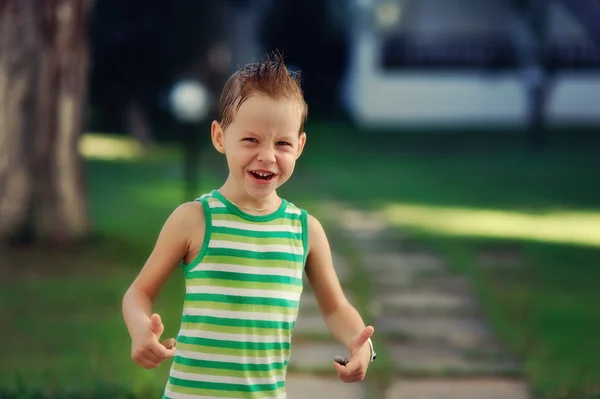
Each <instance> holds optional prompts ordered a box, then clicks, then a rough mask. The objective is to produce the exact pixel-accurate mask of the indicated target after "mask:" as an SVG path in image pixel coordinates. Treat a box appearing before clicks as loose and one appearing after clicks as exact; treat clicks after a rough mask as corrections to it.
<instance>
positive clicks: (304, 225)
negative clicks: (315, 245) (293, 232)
mask: <svg viewBox="0 0 600 399" xmlns="http://www.w3.org/2000/svg"><path fill="white" fill-rule="evenodd" d="M300 218H301V221H302V244H303V245H304V260H303V262H302V265H303V266H302V268H303V269H305V268H306V260H307V258H308V212H307V211H306V210H304V209H302V211H301V215H300Z"/></svg>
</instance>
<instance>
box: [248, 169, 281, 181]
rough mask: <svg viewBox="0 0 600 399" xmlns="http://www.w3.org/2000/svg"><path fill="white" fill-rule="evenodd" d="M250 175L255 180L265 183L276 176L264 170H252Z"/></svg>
mask: <svg viewBox="0 0 600 399" xmlns="http://www.w3.org/2000/svg"><path fill="white" fill-rule="evenodd" d="M248 173H250V174H251V175H252V176H253V177H254V178H256V179H258V180H264V181H269V180H272V179H273V178H274V177H275V176H276V175H275V173H272V172H266V171H262V170H251V171H250V172H248Z"/></svg>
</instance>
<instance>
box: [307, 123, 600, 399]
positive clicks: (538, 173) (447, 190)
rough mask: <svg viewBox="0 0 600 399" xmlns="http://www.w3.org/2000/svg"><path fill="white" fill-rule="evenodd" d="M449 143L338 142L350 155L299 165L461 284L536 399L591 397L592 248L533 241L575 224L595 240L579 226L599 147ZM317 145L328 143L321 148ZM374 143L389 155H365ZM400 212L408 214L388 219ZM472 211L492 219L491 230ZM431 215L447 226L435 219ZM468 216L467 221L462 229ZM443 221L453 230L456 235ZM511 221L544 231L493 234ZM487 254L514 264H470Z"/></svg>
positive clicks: (599, 252)
mask: <svg viewBox="0 0 600 399" xmlns="http://www.w3.org/2000/svg"><path fill="white" fill-rule="evenodd" d="M509 135H510V134H509ZM383 137H385V138H383ZM455 138H456V137H448V138H440V140H439V141H442V142H443V141H446V142H447V145H446V146H444V145H441V146H440V145H431V144H429V143H428V142H427V141H426V140H427V139H429V140H431V136H430V135H429V136H426V137H424V138H423V139H420V138H418V137H410V138H409V139H406V137H394V136H392V135H385V136H377V135H374V136H371V137H370V138H369V139H363V140H358V141H357V142H353V141H352V140H349V141H350V142H351V144H349V145H348V146H349V147H354V149H353V150H352V151H344V152H341V151H340V152H336V151H333V152H331V153H330V154H331V155H330V156H329V157H326V156H325V153H322V154H319V155H320V156H315V157H314V158H313V159H311V162H310V166H311V171H312V172H313V173H315V174H316V173H319V171H326V172H321V173H320V175H321V176H322V178H323V180H325V183H322V184H323V185H324V186H327V187H329V189H330V190H331V192H333V193H335V194H336V196H337V197H338V198H339V199H344V200H347V201H351V202H353V203H354V204H355V205H356V206H359V207H365V208H369V209H373V210H381V211H382V213H383V215H384V216H388V217H389V220H390V221H391V223H392V224H395V225H397V226H398V228H400V229H402V230H404V231H405V232H408V233H409V234H410V235H411V236H412V239H413V240H415V241H416V242H418V243H419V244H423V245H426V246H429V247H431V248H434V249H436V250H438V251H439V252H440V253H441V254H442V256H443V257H445V258H446V259H447V260H448V262H449V263H450V264H451V265H452V266H453V267H454V269H455V270H456V271H458V272H461V273H465V274H466V275H468V276H469V277H470V278H471V279H472V281H473V283H474V285H475V287H476V289H477V292H478V294H479V296H480V298H481V300H482V303H483V307H484V310H485V313H486V315H487V316H488V317H489V318H490V321H491V323H492V326H493V327H494V329H495V330H496V332H497V334H498V335H499V337H500V338H501V339H503V340H504V341H505V342H506V343H507V344H508V346H509V348H511V349H512V351H514V353H515V354H516V355H517V356H519V357H521V358H522V359H523V362H524V374H525V377H526V378H527V379H528V381H529V382H530V384H531V386H532V389H533V390H534V392H535V393H536V394H537V395H539V396H540V397H544V398H569V399H577V398H582V399H583V398H589V397H592V396H593V395H600V363H599V362H598V361H597V358H598V354H600V341H598V339H597V337H598V336H600V306H599V304H600V290H598V282H599V281H600V263H599V261H598V259H600V246H598V245H597V244H595V245H594V244H589V243H588V242H587V241H585V240H584V239H583V238H582V239H581V240H580V241H581V242H580V245H577V243H578V241H577V240H570V239H571V238H572V237H571V236H572V235H575V233H579V231H572V232H571V234H562V235H561V234H556V235H555V236H556V237H555V238H553V239H554V241H553V242H548V238H547V237H546V236H547V234H546V233H547V231H541V229H549V228H550V229H555V230H556V231H557V232H558V233H561V232H563V233H564V231H567V228H568V227H569V226H567V225H566V222H564V220H563V219H561V218H559V217H555V215H561V212H562V213H565V212H576V216H575V217H574V224H575V227H577V226H578V225H580V226H581V228H587V229H588V230H586V231H585V232H586V233H587V235H588V236H590V237H591V236H593V237H596V238H597V237H600V224H596V225H591V226H588V225H590V223H588V222H589V219H590V218H591V217H594V220H598V219H597V218H598V216H599V215H600V185H598V184H597V182H598V181H600V159H599V158H598V157H597V154H596V153H595V151H594V150H593V148H597V144H598V141H599V140H598V139H599V137H589V136H580V137H579V138H578V137H572V136H563V137H560V136H558V137H554V138H553V140H554V141H553V143H552V145H551V146H550V147H549V148H548V149H547V150H546V151H545V152H544V153H537V154H531V153H528V152H526V151H523V149H522V148H519V146H518V145H516V144H515V141H517V140H516V139H517V138H518V136H514V135H513V137H512V138H511V137H505V136H502V135H494V134H492V135H491V136H490V137H489V140H490V142H488V143H480V144H479V145H478V146H477V145H475V146H474V147H472V148H469V146H468V145H467V139H465V140H464V141H465V146H464V148H463V147H460V145H459V144H457V143H453V142H452V140H453V139H455ZM338 139H339V137H338ZM456 139H457V141H460V137H459V138H456ZM578 139H580V140H581V142H577V141H578ZM403 140H405V141H406V143H407V146H406V147H402V145H403ZM324 141H326V142H328V143H329V145H330V146H332V145H335V144H334V143H335V142H336V140H335V139H334V138H333V137H331V136H328V137H326V138H324ZM472 141H477V140H472ZM472 141H469V142H468V144H470V145H471V146H473V143H472ZM386 143H387V145H389V146H393V148H396V149H399V151H397V152H394V153H392V152H389V151H377V150H376V148H384V147H383V146H382V144H383V145H385V144H386ZM438 147H441V149H440V148H438ZM452 147H455V148H452ZM323 148H324V146H320V147H318V149H319V150H321V149H323ZM373 148H375V150H374V149H373ZM448 149H449V150H448ZM315 155H316V154H315ZM402 206H404V207H406V209H408V210H406V211H404V213H403V214H398V213H397V212H398V207H402ZM415 206H420V207H423V209H425V211H424V212H423V214H418V215H416V216H415V215H414V214H413V213H414V209H415ZM411 210H412V211H413V213H411ZM457 210H459V211H460V212H458V211H457ZM482 210H491V211H494V218H491V217H489V215H487V214H485V213H483V212H482ZM427 211H429V212H430V214H429V215H428V214H427ZM441 211H443V212H446V213H447V216H448V219H449V220H445V219H441V218H440V215H442V214H443V213H442V212H441ZM476 211H478V212H476ZM395 212H396V213H395ZM452 212H454V213H452ZM470 213H472V214H473V215H476V216H477V218H472V217H471V218H468V219H467V218H466V216H470ZM454 215H456V217H457V218H458V217H461V216H462V217H465V219H463V221H462V223H461V220H460V219H458V220H457V219H453V218H452V217H453V216H454ZM514 215H517V216H520V217H521V218H525V216H527V215H529V216H531V217H540V218H543V217H546V219H544V221H545V224H544V225H543V227H542V225H541V224H540V225H539V227H538V228H537V229H533V231H532V229H531V228H529V227H528V228H524V226H521V225H519V223H520V222H517V223H515V222H512V223H508V224H507V225H506V226H502V227H503V228H502V229H499V228H497V226H495V225H493V223H502V222H505V220H503V218H504V219H506V220H513V219H508V218H509V217H510V216H514ZM403 217H404V218H403ZM436 218H437V219H436ZM478 218H479V219H478ZM518 220H520V219H518ZM532 220H534V221H536V220H538V219H532ZM540 220H541V219H540ZM469 224H472V225H473V226H469ZM447 225H450V226H454V225H458V227H460V228H456V229H450V228H448V226H447ZM534 226H535V225H534ZM488 230H489V234H488V235H487V236H486V237H482V236H481V234H482V232H486V231H488ZM512 231H516V232H517V233H515V234H512ZM583 236H585V234H584V235H583ZM515 237H516V238H515ZM561 239H562V240H564V241H565V242H561ZM594 242H596V243H597V242H598V241H597V240H596V241H594ZM496 249H500V250H502V251H508V252H510V253H513V254H516V255H515V256H516V257H517V259H518V261H517V265H514V266H511V267H504V268H491V269H490V268H484V267H482V265H481V262H480V260H479V255H480V254H481V253H482V252H484V251H490V250H496Z"/></svg>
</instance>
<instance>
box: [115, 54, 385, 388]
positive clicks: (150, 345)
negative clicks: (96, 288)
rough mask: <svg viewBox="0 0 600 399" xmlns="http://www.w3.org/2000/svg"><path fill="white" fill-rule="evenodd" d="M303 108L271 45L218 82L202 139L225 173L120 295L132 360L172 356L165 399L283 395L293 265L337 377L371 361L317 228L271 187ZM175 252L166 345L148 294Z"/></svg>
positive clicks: (165, 231) (285, 163) (286, 169)
mask: <svg viewBox="0 0 600 399" xmlns="http://www.w3.org/2000/svg"><path fill="white" fill-rule="evenodd" d="M307 108H308V107H307V105H306V103H305V101H304V98H303V94H302V90H301V88H300V83H299V79H298V75H297V74H290V73H289V72H288V70H287V68H286V67H285V65H284V62H283V59H282V58H281V57H280V56H277V55H275V56H273V57H267V58H266V60H265V61H263V62H260V63H257V64H249V65H247V66H245V67H244V68H242V69H240V70H238V71H237V72H236V73H234V74H233V76H232V77H231V78H230V79H229V81H228V82H227V83H226V85H225V87H224V89H223V93H222V95H221V100H220V121H214V122H213V123H212V127H211V137H212V142H213V145H214V147H215V148H216V149H217V151H219V152H220V153H222V154H225V157H226V159H227V164H228V166H229V176H228V178H227V180H226V181H225V183H224V184H223V186H222V187H221V188H219V189H218V190H213V191H211V192H209V193H206V194H204V195H203V196H201V197H200V198H198V199H197V200H195V201H192V202H188V203H185V204H183V205H180V206H179V207H178V208H177V209H175V210H174V211H173V213H172V214H171V215H170V216H169V218H168V219H167V221H166V222H165V224H164V226H163V228H162V230H161V232H160V234H159V237H158V240H157V242H156V245H155V247H154V249H153V251H152V253H151V255H150V257H149V258H148V260H147V262H146V264H145V265H144V267H143V268H142V270H141V271H140V273H139V275H138V276H137V278H136V279H135V281H134V282H133V284H132V285H131V287H130V288H129V289H128V291H127V293H126V294H125V296H124V298H123V315H124V319H125V323H126V325H127V328H128V330H129V333H130V335H131V340H132V357H133V360H135V362H137V363H138V364H139V365H141V366H142V367H144V368H154V367H157V366H158V365H160V364H161V363H162V362H163V361H165V360H166V359H168V358H170V357H173V356H174V359H173V363H172V365H171V370H170V377H169V381H168V383H167V385H166V388H165V392H164V397H165V398H171V399H188V398H189V399H191V398H221V397H228V398H239V399H246V398H247V399H251V398H261V399H265V398H285V397H286V393H285V376H286V370H287V365H288V360H289V356H290V343H291V336H292V331H293V328H294V324H295V321H296V315H297V312H298V305H299V302H300V294H301V292H302V273H303V271H306V274H307V277H308V280H309V281H310V284H311V286H312V287H313V290H314V293H315V296H316V298H317V301H318V304H319V308H320V309H321V311H322V313H323V317H324V319H325V322H326V324H327V327H328V328H329V330H330V331H331V334H332V335H333V336H334V337H335V338H336V339H337V340H338V341H339V342H340V343H342V344H343V345H345V346H346V348H348V351H349V354H350V360H349V362H348V363H347V364H345V365H344V364H343V362H341V363H339V364H338V363H336V362H333V367H335V369H336V371H337V373H338V375H339V376H340V378H341V379H342V380H343V381H345V382H356V381H361V380H363V378H364V376H365V373H366V371H367V367H368V366H369V363H370V362H371V361H372V360H373V359H374V355H375V353H374V351H373V346H372V343H371V340H370V337H371V335H372V334H373V327H372V326H368V327H365V324H364V323H363V320H362V319H361V317H360V315H359V314H358V312H357V311H356V310H355V308H354V307H352V306H351V305H350V303H349V302H348V301H347V299H346V297H345V296H344V293H343V292H342V289H341V286H340V283H339V281H338V278H337V276H336V273H335V270H334V268H333V264H332V258H331V252H330V248H329V244H328V241H327V237H326V235H325V232H324V231H323V227H322V226H321V224H320V223H319V222H318V221H317V219H315V218H314V217H313V216H311V215H308V214H307V212H306V211H305V210H303V209H300V208H297V207H296V206H294V205H293V204H292V203H290V202H288V201H286V200H285V199H283V198H280V197H279V196H278V195H277V191H276V189H277V188H278V187H280V186H281V185H283V184H284V183H285V182H286V181H287V180H288V179H289V178H290V176H291V175H292V172H293V171H294V166H295V163H296V160H297V159H298V157H299V156H300V154H301V153H302V150H303V148H304V144H305V143H306V134H305V133H304V123H305V120H306V116H307ZM180 262H183V272H184V274H185V281H186V294H185V302H184V309H183V316H182V321H181V326H180V330H179V334H178V336H177V340H176V346H175V347H174V348H167V347H165V346H163V345H162V344H161V343H160V341H159V339H160V336H161V334H162V333H163V330H164V326H163V324H162V322H161V318H160V316H159V315H158V314H156V313H152V304H153V302H154V301H155V299H156V298H157V296H158V294H159V292H160V290H161V288H162V287H163V285H164V283H165V281H166V280H167V278H168V277H169V275H170V274H171V272H172V271H173V270H174V269H175V267H176V266H177V265H178V264H179V263H180Z"/></svg>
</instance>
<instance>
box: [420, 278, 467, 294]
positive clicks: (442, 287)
mask: <svg viewBox="0 0 600 399" xmlns="http://www.w3.org/2000/svg"><path fill="white" fill-rule="evenodd" d="M417 286H418V288H420V289H424V290H430V291H436V292H440V293H446V294H463V295H467V296H474V293H473V289H472V288H471V282H470V281H469V279H468V278H467V277H464V276H457V275H435V276H429V277H428V278H427V279H423V280H421V281H419V283H418V284H417Z"/></svg>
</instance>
